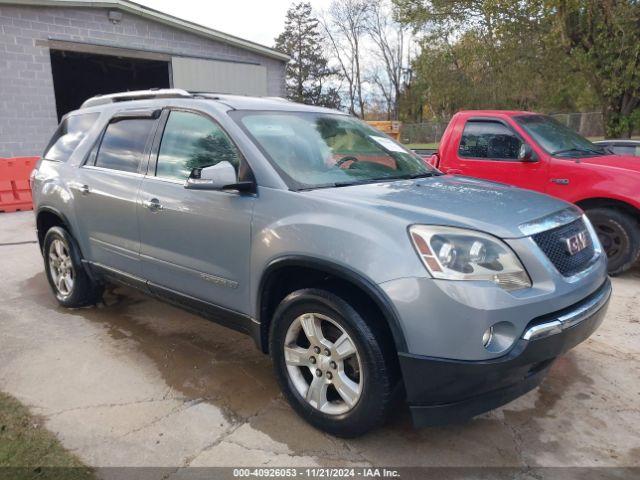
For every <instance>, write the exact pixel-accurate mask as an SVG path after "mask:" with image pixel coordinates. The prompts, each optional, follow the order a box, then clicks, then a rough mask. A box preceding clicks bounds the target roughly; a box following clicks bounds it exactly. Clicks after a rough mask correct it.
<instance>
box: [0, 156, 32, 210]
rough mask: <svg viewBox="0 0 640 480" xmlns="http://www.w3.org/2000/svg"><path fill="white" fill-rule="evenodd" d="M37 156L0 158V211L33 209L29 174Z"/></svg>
mask: <svg viewBox="0 0 640 480" xmlns="http://www.w3.org/2000/svg"><path fill="white" fill-rule="evenodd" d="M37 161H38V157H15V158H0V212H15V211H17V210H33V202H32V199H31V187H30V186H29V175H31V171H32V170H33V169H34V167H35V166H36V162H37Z"/></svg>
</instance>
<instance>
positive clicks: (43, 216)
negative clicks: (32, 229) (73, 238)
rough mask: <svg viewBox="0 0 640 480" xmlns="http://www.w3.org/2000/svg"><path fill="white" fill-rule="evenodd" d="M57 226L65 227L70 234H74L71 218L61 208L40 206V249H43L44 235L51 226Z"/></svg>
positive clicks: (38, 226)
mask: <svg viewBox="0 0 640 480" xmlns="http://www.w3.org/2000/svg"><path fill="white" fill-rule="evenodd" d="M56 226H58V227H64V228H65V229H66V230H67V231H68V232H69V234H71V235H73V233H72V231H71V224H70V223H69V220H68V219H67V217H66V216H65V215H64V214H63V213H62V212H61V211H60V210H58V209H56V208H53V207H40V208H39V209H38V211H37V213H36V231H37V234H38V244H39V245H40V251H42V247H43V245H44V237H45V235H46V234H47V231H48V230H49V229H50V228H51V227H56Z"/></svg>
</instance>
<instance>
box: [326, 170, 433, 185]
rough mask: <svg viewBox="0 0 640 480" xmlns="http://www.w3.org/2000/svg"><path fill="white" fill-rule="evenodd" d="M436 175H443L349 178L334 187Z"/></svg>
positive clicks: (422, 174) (421, 174)
mask: <svg viewBox="0 0 640 480" xmlns="http://www.w3.org/2000/svg"><path fill="white" fill-rule="evenodd" d="M436 175H441V173H438V172H423V173H413V174H410V175H399V176H397V177H380V178H367V179H362V180H349V181H344V182H335V183H334V184H333V186H334V187H348V186H351V185H365V184H367V183H376V182H395V181H396V180H411V179H414V178H427V177H434V176H436Z"/></svg>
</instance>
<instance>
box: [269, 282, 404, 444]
mask: <svg viewBox="0 0 640 480" xmlns="http://www.w3.org/2000/svg"><path fill="white" fill-rule="evenodd" d="M309 314H312V316H309ZM312 325H313V326H315V327H316V328H315V330H316V331H317V327H318V325H320V327H319V329H320V336H321V337H323V338H321V339H318V338H317V336H316V338H315V340H313V341H310V340H309V338H310V337H309V336H307V333H306V332H307V331H309V330H314V328H313V327H312ZM296 332H298V333H297V334H296ZM343 334H346V335H347V339H348V340H350V341H347V339H345V337H344V336H343ZM311 337H313V335H311ZM336 337H338V338H342V339H343V340H344V341H342V342H336V340H337V338H336ZM327 342H328V343H327ZM334 342H335V343H334ZM294 345H295V346H294ZM327 345H328V346H329V348H330V349H331V350H326V351H325V350H324V348H326V346H327ZM285 346H287V347H288V348H289V349H288V350H287V356H286V357H285ZM319 346H323V348H322V350H320V352H318V348H319ZM269 347H270V352H271V356H272V358H273V366H274V369H275V373H276V376H277V379H278V383H279V384H280V387H281V388H282V391H283V392H284V396H285V397H286V399H287V401H288V402H289V404H290V405H291V406H292V407H293V409H294V410H295V411H296V412H297V413H298V414H299V415H300V416H301V417H303V418H304V419H305V420H306V421H307V422H309V423H310V424H311V425H313V426H314V427H316V428H318V429H320V430H323V431H325V432H328V433H330V434H333V435H336V436H339V437H356V436H359V435H362V434H364V433H365V432H367V431H369V430H371V429H374V428H376V427H378V426H380V425H382V423H383V422H384V421H385V419H386V417H387V413H388V411H389V407H390V406H391V404H392V403H393V398H394V395H393V394H394V387H395V386H396V383H397V382H396V381H395V379H394V377H395V374H394V373H393V371H394V370H393V368H392V365H393V363H392V361H390V360H391V359H388V358H385V354H384V353H383V352H384V350H383V348H382V344H381V342H380V341H379V340H378V338H377V337H376V334H375V331H374V329H372V327H371V326H370V325H369V324H368V323H367V322H365V321H364V319H363V318H362V317H361V316H360V314H359V313H358V312H357V311H356V310H355V309H354V308H353V307H352V306H351V305H350V304H349V303H347V302H346V301H345V300H343V299H342V298H340V297H338V296H336V295H334V294H332V293H330V292H327V291H324V290H317V289H305V290H298V291H296V292H293V293H291V294H290V295H288V296H287V297H286V298H285V299H284V300H283V301H282V302H281V303H280V305H279V306H278V308H277V309H276V312H275V314H274V317H273V321H272V323H271V331H270V343H269ZM314 347H318V348H314ZM292 348H293V349H294V350H295V355H292V352H293V350H291V349H292ZM351 350H354V352H355V353H353V354H350V355H349V356H347V353H348V352H350V351H351ZM341 354H342V355H341ZM388 355H389V354H387V356H388ZM341 356H343V358H342V359H340V357H341ZM312 357H313V358H315V359H316V360H315V362H313V361H312V360H311V358H312ZM287 361H288V362H289V364H287ZM298 363H299V364H298ZM294 364H295V365H294ZM305 372H306V373H305ZM319 372H321V374H319ZM322 382H324V383H322ZM312 385H315V386H316V388H314V389H313V393H314V394H312V393H311V392H310V391H311V390H312V389H311V386H312ZM318 385H320V386H323V385H327V386H326V388H324V392H326V393H321V394H318V395H315V393H317V392H319V391H320V390H321V389H320V388H317V386H318ZM305 386H306V388H307V390H306V393H305ZM354 386H355V387H354ZM340 391H342V392H343V393H340ZM354 392H357V396H356V395H355V394H354ZM307 397H308V398H310V400H309V401H308V400H307V399H306V398H307ZM314 398H315V399H317V398H321V399H322V400H321V402H324V401H325V400H326V403H323V404H322V405H321V402H317V401H314ZM345 399H346V400H345ZM347 400H348V401H347Z"/></svg>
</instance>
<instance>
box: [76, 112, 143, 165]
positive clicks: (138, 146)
mask: <svg viewBox="0 0 640 480" xmlns="http://www.w3.org/2000/svg"><path fill="white" fill-rule="evenodd" d="M154 125H155V120H153V119H146V118H145V119H142V118H134V119H128V120H118V121H115V122H112V123H110V124H109V126H107V129H106V131H105V132H104V136H103V137H102V143H101V144H100V148H99V149H98V154H97V156H95V166H96V167H100V168H108V169H111V170H118V171H121V172H130V173H137V172H138V170H139V169H140V163H141V162H142V157H143V153H144V150H145V145H146V144H147V139H148V138H149V134H150V133H151V129H152V128H153V126H154ZM92 160H93V155H90V156H89V160H88V161H87V165H90V164H91V161H92Z"/></svg>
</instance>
